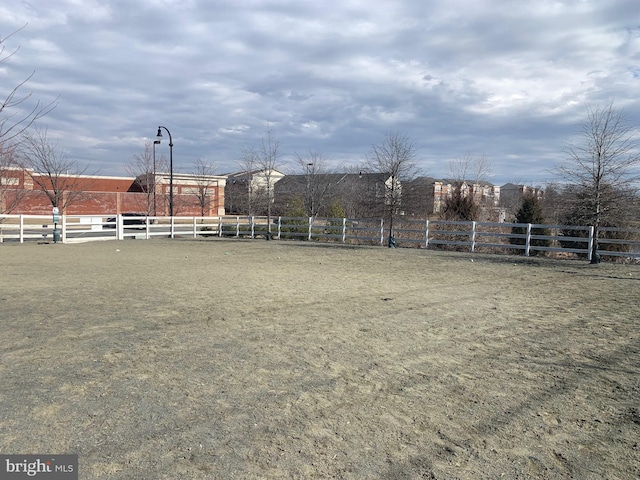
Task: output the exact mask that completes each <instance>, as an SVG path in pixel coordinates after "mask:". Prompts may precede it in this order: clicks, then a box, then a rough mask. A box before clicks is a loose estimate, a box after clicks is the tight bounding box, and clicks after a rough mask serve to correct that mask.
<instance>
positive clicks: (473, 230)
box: [471, 222, 476, 253]
mask: <svg viewBox="0 0 640 480" xmlns="http://www.w3.org/2000/svg"><path fill="white" fill-rule="evenodd" d="M475 249H476V222H471V253H473V251H474V250H475Z"/></svg>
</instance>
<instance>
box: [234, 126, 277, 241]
mask: <svg viewBox="0 0 640 480" xmlns="http://www.w3.org/2000/svg"><path fill="white" fill-rule="evenodd" d="M281 147H282V142H281V141H280V140H278V139H276V138H274V137H273V134H272V131H271V126H270V125H268V126H267V132H266V136H265V137H262V140H261V142H260V146H259V147H258V148H257V149H256V148H253V147H250V148H248V149H246V150H245V151H244V152H243V158H242V164H243V165H244V166H245V167H248V168H251V170H247V171H248V172H250V178H249V185H248V187H249V189H254V190H258V192H251V191H250V192H249V196H250V201H251V193H258V195H257V198H258V199H259V200H261V201H263V202H264V207H265V210H266V212H267V239H268V240H270V239H271V212H272V207H273V199H274V198H273V197H274V196H273V186H274V184H275V182H276V181H277V177H276V174H277V170H278V169H279V168H280V156H281V152H280V149H281ZM256 170H257V171H258V172H259V177H260V178H261V180H262V181H261V182H260V185H256V183H255V182H253V178H251V177H253V176H254V172H255V171H256ZM260 190H261V191H262V192H260ZM260 193H263V194H262V195H260Z"/></svg>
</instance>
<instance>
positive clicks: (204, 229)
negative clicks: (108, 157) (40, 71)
mask: <svg viewBox="0 0 640 480" xmlns="http://www.w3.org/2000/svg"><path fill="white" fill-rule="evenodd" d="M58 220H59V222H60V223H58V224H54V223H53V218H52V216H42V215H0V243H2V242H9V241H17V242H20V243H23V242H25V241H44V242H60V243H78V242H88V241H98V240H125V239H145V240H147V239H151V238H159V237H165V238H166V237H170V238H175V237H182V238H185V237H190V238H204V237H210V236H217V237H222V236H225V237H236V238H239V237H245V238H256V237H267V234H268V233H269V232H271V235H270V237H271V238H276V239H298V240H307V241H309V240H317V241H327V242H338V243H351V244H369V245H386V244H387V236H388V231H387V230H386V229H387V228H388V227H387V226H386V225H385V222H384V221H383V220H380V219H350V218H313V217H308V218H307V217H272V218H271V225H270V226H269V221H268V219H267V217H258V216H230V215H225V216H215V217H144V216H127V215H113V216H97V215H61V216H60V217H59V219H58ZM514 228H517V229H519V231H520V232H521V233H514V232H513V229H514ZM600 232H601V235H600V238H599V239H598V245H599V250H598V254H600V255H602V256H611V257H629V258H634V259H638V258H640V230H638V229H620V228H611V227H607V228H601V229H600ZM612 234H613V235H612ZM611 236H613V237H614V238H610V237H611ZM393 240H394V242H395V245H397V246H407V247H408V246H414V247H415V246H418V247H422V248H440V249H455V250H466V251H469V252H489V253H497V252H502V253H513V252H515V251H522V253H523V254H524V255H526V256H529V255H532V254H535V252H566V253H576V254H581V255H583V256H586V257H587V258H589V259H590V257H591V252H592V246H593V242H594V230H593V227H588V226H568V225H537V224H517V223H495V222H453V221H443V220H430V221H425V220H407V219H404V218H402V219H400V220H396V222H395V225H394V231H393ZM512 242H513V243H512Z"/></svg>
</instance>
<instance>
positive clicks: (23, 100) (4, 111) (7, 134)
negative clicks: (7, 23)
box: [0, 25, 58, 148]
mask: <svg viewBox="0 0 640 480" xmlns="http://www.w3.org/2000/svg"><path fill="white" fill-rule="evenodd" d="M25 26H26V25H25ZM25 26H23V27H21V28H19V29H18V30H16V31H14V32H12V33H10V34H9V35H8V36H6V37H4V38H2V37H0V66H1V65H3V64H5V63H6V62H8V60H9V59H10V58H11V57H13V56H14V55H15V54H16V53H17V52H18V50H19V47H17V48H15V49H13V50H7V49H6V41H7V40H8V39H10V38H11V37H12V36H13V35H15V34H16V33H18V32H19V31H20V30H22V29H23V28H25ZM33 75H34V73H31V74H30V75H28V76H27V78H25V79H24V80H22V81H21V82H20V83H18V85H16V86H14V87H13V88H12V89H11V90H10V91H9V93H8V94H7V96H6V97H4V99H0V148H1V147H5V148H8V147H6V146H7V145H10V144H11V143H12V142H14V141H17V140H19V137H20V136H21V135H22V134H23V133H24V132H25V131H26V130H27V129H28V128H29V127H30V126H31V125H33V123H34V122H35V121H36V120H38V119H39V118H42V117H44V116H45V115H47V114H48V113H49V112H51V111H52V110H53V109H54V108H55V107H56V104H57V100H58V99H57V98H56V99H55V100H53V101H52V102H50V103H46V104H45V103H42V102H40V101H37V102H35V104H34V105H32V106H31V107H28V108H26V109H25V108H23V107H24V106H25V105H26V104H27V103H28V101H29V99H30V98H31V95H32V94H31V93H24V94H23V93H22V91H23V90H24V87H25V85H26V84H27V83H28V82H29V80H31V78H32V77H33Z"/></svg>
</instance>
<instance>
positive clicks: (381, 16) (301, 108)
mask: <svg viewBox="0 0 640 480" xmlns="http://www.w3.org/2000/svg"><path fill="white" fill-rule="evenodd" d="M25 24H26V26H25V27H24V28H23V29H22V30H20V31H19V32H18V33H16V34H15V35H14V36H12V37H10V38H9V39H7V40H6V41H5V43H4V47H5V54H6V53H7V52H8V51H11V50H13V49H15V48H16V47H19V50H18V52H17V53H16V54H15V55H13V56H12V57H11V58H10V59H8V60H7V61H5V62H4V63H3V64H1V65H0V96H1V97H2V98H4V97H5V96H6V94H7V93H8V92H9V91H10V90H11V89H12V88H13V87H14V86H15V85H17V84H18V83H19V82H20V81H22V80H24V78H26V77H27V76H28V75H29V74H30V73H31V72H35V74H34V76H33V77H32V78H31V80H30V81H29V82H28V83H27V84H26V85H25V86H24V87H22V90H21V91H22V92H23V93H25V94H26V93H29V92H32V96H31V98H30V99H29V100H28V101H27V102H25V103H24V104H23V105H22V106H23V107H27V106H33V102H35V101H37V100H39V101H42V102H45V103H46V102H48V101H51V100H52V99H54V98H56V97H58V96H59V99H58V106H57V107H56V109H55V110H54V111H53V112H52V113H50V114H49V115H48V116H47V117H46V118H45V119H43V120H42V121H41V122H40V125H41V127H46V128H47V129H48V134H49V137H50V138H55V139H56V140H57V142H58V148H61V149H64V150H65V151H66V153H67V155H68V156H69V157H70V158H73V159H75V160H77V161H78V162H80V163H81V164H86V163H89V162H90V164H91V168H90V170H91V171H94V172H95V171H100V173H102V174H104V175H122V174H126V171H127V170H126V165H127V163H130V162H131V158H132V156H133V155H134V154H136V153H141V152H142V150H143V148H144V142H145V140H149V139H153V138H154V137H155V133H156V131H157V127H158V125H164V126H166V127H167V128H168V129H169V130H170V131H171V134H172V136H173V142H174V149H173V151H174V170H175V171H176V172H191V171H193V169H194V164H195V161H196V159H198V158H201V159H203V160H206V161H213V162H215V163H216V164H217V166H218V172H219V173H226V172H230V171H235V170H238V169H239V166H238V161H239V159H240V158H241V156H242V151H243V149H246V148H247V147H252V146H254V147H255V146H258V145H259V143H260V140H261V138H262V137H263V136H264V134H265V131H266V129H267V125H270V126H271V129H272V132H273V135H274V136H275V137H276V138H277V139H279V140H280V141H281V142H282V153H283V157H282V167H283V170H284V171H287V172H290V173H293V171H294V166H293V162H292V158H293V156H294V154H295V153H296V152H297V153H304V152H306V151H308V150H316V151H319V152H321V154H322V155H323V156H324V157H326V158H327V159H328V160H329V162H330V164H331V165H333V166H335V167H336V168H338V167H350V166H351V167H355V166H356V165H358V164H359V163H360V162H362V161H363V160H364V158H365V155H366V154H367V152H368V151H369V150H370V148H371V145H372V144H378V143H380V142H381V141H382V140H383V139H384V135H385V133H388V132H390V131H395V132H399V133H401V134H403V135H407V136H408V137H410V138H411V139H414V140H415V144H416V148H417V154H418V159H419V166H420V168H421V171H422V173H423V174H426V175H431V176H446V175H447V174H448V173H449V161H450V160H452V159H456V158H460V157H461V156H464V155H471V156H480V155H484V156H485V157H486V158H487V159H488V160H489V162H490V163H491V165H492V171H493V176H492V177H491V178H490V180H491V181H493V182H494V183H497V184H502V183H506V182H508V181H519V182H524V183H544V182H546V181H549V180H552V179H553V174H552V173H550V171H549V170H550V169H552V168H553V167H554V165H556V164H557V163H558V162H559V161H561V160H563V159H564V158H565V156H564V154H563V148H564V147H565V146H566V144H567V143H568V142H572V141H576V140H578V141H579V137H576V135H577V134H578V133H579V126H580V123H581V122H583V121H584V120H585V118H586V108H587V106H588V105H591V106H600V105H607V104H609V103H610V102H612V101H613V102H614V104H615V106H616V107H617V108H618V109H619V110H622V111H624V112H625V113H626V114H627V115H628V118H629V121H630V123H631V124H632V125H640V16H639V10H638V1H637V0H606V1H604V0H535V1H524V0H376V1H371V0H366V1H365V0H340V1H335V0H324V1H317V0H313V1H309V0H235V1H231V0H100V1H97V0H30V1H19V0H5V1H3V2H2V4H1V5H0V35H1V37H2V38H3V39H5V37H6V36H7V35H9V34H10V33H11V32H13V31H15V30H17V29H19V28H20V27H22V26H23V25H25ZM165 135H166V134H165ZM167 143H168V142H163V144H162V145H160V146H159V147H158V153H162V152H163V149H164V150H166V152H164V153H165V154H167V155H168V148H169V147H168V146H167Z"/></svg>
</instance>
